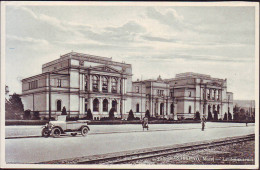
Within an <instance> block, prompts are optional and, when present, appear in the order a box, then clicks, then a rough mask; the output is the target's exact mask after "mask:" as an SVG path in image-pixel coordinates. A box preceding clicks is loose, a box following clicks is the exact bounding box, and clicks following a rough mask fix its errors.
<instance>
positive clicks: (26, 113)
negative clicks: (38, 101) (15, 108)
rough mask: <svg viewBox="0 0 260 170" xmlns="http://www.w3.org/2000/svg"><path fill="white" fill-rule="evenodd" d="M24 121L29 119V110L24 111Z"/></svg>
mask: <svg viewBox="0 0 260 170" xmlns="http://www.w3.org/2000/svg"><path fill="white" fill-rule="evenodd" d="M24 119H25V120H29V119H31V110H30V109H28V110H25V111H24Z"/></svg>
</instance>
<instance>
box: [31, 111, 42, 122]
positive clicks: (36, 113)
mask: <svg viewBox="0 0 260 170" xmlns="http://www.w3.org/2000/svg"><path fill="white" fill-rule="evenodd" d="M32 119H33V120H40V119H41V118H40V112H39V111H34V112H33V117H32Z"/></svg>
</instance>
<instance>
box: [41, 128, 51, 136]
mask: <svg viewBox="0 0 260 170" xmlns="http://www.w3.org/2000/svg"><path fill="white" fill-rule="evenodd" d="M42 136H43V137H45V138H47V137H49V136H50V132H49V130H48V129H46V128H45V129H42Z"/></svg>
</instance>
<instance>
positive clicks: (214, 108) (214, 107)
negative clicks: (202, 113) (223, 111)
mask: <svg viewBox="0 0 260 170" xmlns="http://www.w3.org/2000/svg"><path fill="white" fill-rule="evenodd" d="M215 110H216V106H215V105H213V113H214V112H215Z"/></svg>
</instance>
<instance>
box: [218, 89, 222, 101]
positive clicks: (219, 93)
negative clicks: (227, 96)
mask: <svg viewBox="0 0 260 170" xmlns="http://www.w3.org/2000/svg"><path fill="white" fill-rule="evenodd" d="M218 95H219V100H222V97H221V90H218Z"/></svg>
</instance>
